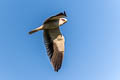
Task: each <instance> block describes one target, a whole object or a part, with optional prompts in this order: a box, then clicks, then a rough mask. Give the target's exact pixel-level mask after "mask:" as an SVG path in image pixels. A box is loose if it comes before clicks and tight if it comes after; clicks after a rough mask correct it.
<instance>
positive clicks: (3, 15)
mask: <svg viewBox="0 0 120 80" xmlns="http://www.w3.org/2000/svg"><path fill="white" fill-rule="evenodd" d="M64 10H65V11H66V13H67V15H68V17H67V19H68V23H66V24H65V25H63V26H62V27H61V31H62V33H63V35H64V36H65V40H66V43H65V45H66V50H65V56H64V61H63V65H62V68H61V69H60V71H59V72H58V73H57V72H54V70H53V68H52V66H51V64H50V61H49V58H48V56H47V53H46V49H45V46H44V43H43V34H42V33H43V32H42V31H40V32H38V33H35V34H33V35H28V32H29V31H30V30H32V29H34V28H36V27H38V26H40V25H41V24H42V22H43V21H44V20H45V19H46V18H48V17H49V16H51V15H54V14H57V13H59V12H62V11H64ZM0 80H120V1H119V0H0Z"/></svg>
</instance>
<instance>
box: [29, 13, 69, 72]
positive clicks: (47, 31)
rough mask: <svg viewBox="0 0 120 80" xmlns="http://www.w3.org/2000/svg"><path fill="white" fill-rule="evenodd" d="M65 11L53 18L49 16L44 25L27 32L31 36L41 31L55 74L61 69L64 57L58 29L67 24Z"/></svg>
mask: <svg viewBox="0 0 120 80" xmlns="http://www.w3.org/2000/svg"><path fill="white" fill-rule="evenodd" d="M65 17H67V15H66V13H65V11H64V12H61V13H59V14H57V15H55V16H51V17H49V18H48V19H46V20H45V21H44V23H43V24H42V25H41V26H40V27H38V28H36V29H34V30H32V31H30V32H29V34H33V33H35V32H37V31H40V30H43V36H44V43H45V46H46V50H47V54H48V56H49V58H50V62H51V64H52V66H53V68H54V70H55V71H56V72H58V70H59V69H60V68H61V65H62V60H63V57H64V42H65V40H64V36H63V35H62V34H61V32H60V29H59V27H60V26H61V25H63V24H65V23H66V22H67V19H66V18H65Z"/></svg>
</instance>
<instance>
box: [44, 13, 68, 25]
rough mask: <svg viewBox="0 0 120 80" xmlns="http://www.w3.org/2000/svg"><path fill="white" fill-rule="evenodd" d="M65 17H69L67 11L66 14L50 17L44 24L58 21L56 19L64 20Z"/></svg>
mask: <svg viewBox="0 0 120 80" xmlns="http://www.w3.org/2000/svg"><path fill="white" fill-rule="evenodd" d="M64 17H67V15H66V13H65V11H64V13H62V12H61V13H59V14H57V15H55V16H51V17H49V18H48V19H46V20H45V22H44V24H45V23H47V22H49V21H51V20H56V19H59V18H64Z"/></svg>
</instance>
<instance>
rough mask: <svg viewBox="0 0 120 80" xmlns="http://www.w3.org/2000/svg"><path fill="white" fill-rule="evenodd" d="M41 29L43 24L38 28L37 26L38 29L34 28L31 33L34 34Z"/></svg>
mask: <svg viewBox="0 0 120 80" xmlns="http://www.w3.org/2000/svg"><path fill="white" fill-rule="evenodd" d="M39 30H43V25H42V26H40V27H38V28H36V29H34V30H32V31H30V32H29V34H33V33H35V32H37V31H39Z"/></svg>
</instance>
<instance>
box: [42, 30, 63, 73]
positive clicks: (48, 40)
mask: <svg viewBox="0 0 120 80" xmlns="http://www.w3.org/2000/svg"><path fill="white" fill-rule="evenodd" d="M44 40H45V41H44V42H45V45H46V49H47V53H48V56H49V58H50V61H51V64H52V65H53V67H54V70H55V71H58V70H59V69H60V68H61V65H62V60H63V56H64V37H63V36H62V34H61V32H60V30H59V28H56V29H49V30H44Z"/></svg>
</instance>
